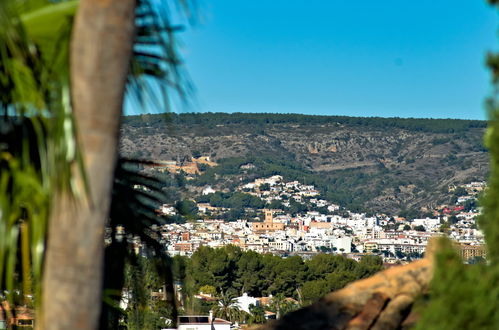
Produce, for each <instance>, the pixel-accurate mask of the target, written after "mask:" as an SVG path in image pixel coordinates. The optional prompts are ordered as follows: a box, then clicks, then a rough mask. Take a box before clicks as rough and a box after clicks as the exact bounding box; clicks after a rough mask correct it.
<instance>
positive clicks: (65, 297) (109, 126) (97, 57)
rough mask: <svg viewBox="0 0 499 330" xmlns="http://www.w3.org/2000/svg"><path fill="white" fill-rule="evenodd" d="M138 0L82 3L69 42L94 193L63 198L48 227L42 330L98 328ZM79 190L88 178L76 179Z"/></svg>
mask: <svg viewBox="0 0 499 330" xmlns="http://www.w3.org/2000/svg"><path fill="white" fill-rule="evenodd" d="M135 6H136V3H135V0H81V1H80V8H79V10H78V13H77V16H76V20H75V25H74V29H73V38H72V43H71V86H72V101H73V111H74V115H75V119H76V124H77V131H78V133H77V136H78V141H79V144H80V147H81V149H82V153H83V162H84V165H85V171H86V175H87V180H88V184H89V187H90V191H89V192H90V195H89V198H88V199H87V200H85V201H83V200H81V199H78V198H71V196H69V194H67V193H66V192H61V193H60V194H59V196H57V197H56V198H55V201H54V205H53V210H52V217H51V219H50V223H49V229H48V242H47V251H46V260H45V269H44V278H43V285H42V288H43V292H42V312H41V315H40V316H39V322H38V328H39V329H51V330H52V329H54V330H59V329H60V330H62V329H64V330H66V329H96V328H97V327H98V320H99V314H100V306H101V300H102V277H103V255H104V253H103V252H104V228H105V224H106V220H107V217H108V212H109V206H110V201H111V188H112V182H113V172H114V167H115V162H116V158H117V146H118V138H119V127H120V117H121V113H122V106H123V95H124V89H125V83H126V76H127V73H128V67H129V62H130V57H131V52H132V44H133V37H134V18H135V16H134V10H135ZM77 183H78V185H79V186H80V188H81V187H82V186H83V180H78V182H77Z"/></svg>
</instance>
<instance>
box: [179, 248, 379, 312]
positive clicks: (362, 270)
mask: <svg viewBox="0 0 499 330" xmlns="http://www.w3.org/2000/svg"><path fill="white" fill-rule="evenodd" d="M382 267H383V264H382V260H381V258H380V257H378V256H374V255H369V256H364V257H362V259H361V260H360V261H359V262H356V261H355V260H353V259H349V258H346V257H344V256H342V255H336V254H317V255H315V256H313V257H312V258H311V259H310V260H303V259H302V258H301V257H299V256H291V257H287V258H281V257H278V256H275V255H272V254H259V253H256V252H254V251H242V250H241V249H240V248H238V247H235V246H232V245H228V246H224V247H222V248H216V249H213V248H210V247H206V246H202V247H200V248H199V249H198V250H196V252H194V254H193V255H192V257H190V258H188V257H182V256H175V257H174V258H173V270H174V276H175V278H176V280H177V281H180V282H182V283H183V285H184V288H185V290H184V292H186V293H187V296H186V297H185V298H186V299H190V297H192V296H193V295H194V294H197V293H198V292H199V290H200V288H205V289H206V286H208V287H212V288H214V294H215V295H217V296H221V295H222V294H224V295H229V296H241V295H242V294H243V293H247V294H248V295H250V296H254V297H263V296H268V295H271V294H273V295H276V294H283V295H284V296H286V297H292V298H295V299H296V300H298V301H301V302H302V304H305V305H306V304H309V303H311V302H313V301H315V300H317V299H319V298H320V297H322V296H323V295H325V294H326V293H328V292H331V291H334V290H337V289H340V288H342V287H344V286H345V285H346V284H348V283H350V282H352V281H355V280H357V279H361V278H365V277H368V276H370V275H372V274H374V273H376V272H378V271H379V270H381V269H382ZM191 303H192V302H191ZM199 308H202V307H199Z"/></svg>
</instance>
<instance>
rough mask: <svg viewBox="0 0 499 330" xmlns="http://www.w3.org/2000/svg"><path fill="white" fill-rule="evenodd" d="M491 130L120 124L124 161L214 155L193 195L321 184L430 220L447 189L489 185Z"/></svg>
mask: <svg viewBox="0 0 499 330" xmlns="http://www.w3.org/2000/svg"><path fill="white" fill-rule="evenodd" d="M485 125H486V123H485V122H483V121H471V120H450V119H438V120H437V119H401V118H356V117H344V116H306V115H278V114H240V113H236V114H182V115H168V116H166V115H142V116H129V117H125V118H124V125H123V128H122V139H121V152H122V154H123V155H125V156H128V157H135V158H145V159H156V160H175V161H177V162H178V163H181V162H183V161H188V160H190V159H191V157H192V156H193V155H194V156H200V155H203V156H209V157H210V158H211V160H212V161H215V162H217V163H219V166H217V167H214V168H208V169H207V170H206V172H205V173H204V174H203V175H201V176H200V177H198V178H197V179H195V180H193V181H191V184H192V185H197V186H203V185H206V184H211V185H215V186H218V187H219V188H231V187H233V186H234V185H235V184H240V183H241V181H247V180H250V179H254V178H255V177H258V176H261V175H272V174H281V175H283V176H284V177H286V178H287V179H290V180H300V181H305V182H306V183H308V184H315V185H316V186H318V187H319V188H320V189H321V190H322V192H323V195H324V196H325V197H326V198H327V199H329V200H331V201H333V202H337V203H340V204H341V205H343V206H346V207H349V208H351V209H354V210H367V211H380V212H387V213H390V214H395V213H407V212H408V211H409V210H417V211H423V212H424V211H425V209H426V208H428V209H432V208H434V207H436V206H437V205H439V204H441V203H448V202H450V197H451V196H450V194H449V192H448V187H449V185H452V184H457V183H465V182H470V181H474V180H483V179H484V178H485V177H486V175H487V171H488V155H487V151H486V150H485V149H484V147H483V145H482V135H483V133H484V129H485ZM243 165H245V166H243Z"/></svg>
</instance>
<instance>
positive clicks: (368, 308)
mask: <svg viewBox="0 0 499 330" xmlns="http://www.w3.org/2000/svg"><path fill="white" fill-rule="evenodd" d="M388 300H389V298H388V296H386V295H384V294H382V293H379V292H376V293H374V294H373V296H372V297H371V298H370V299H369V300H368V301H367V303H366V304H365V305H364V308H363V309H362V311H361V312H360V313H359V314H358V315H357V316H356V317H355V318H353V319H352V320H351V321H350V322H348V325H347V327H346V329H347V330H367V329H369V328H370V327H371V324H373V323H374V321H375V320H376V319H377V318H378V315H379V314H380V312H381V311H382V310H383V308H384V307H385V305H386V303H387V302H388Z"/></svg>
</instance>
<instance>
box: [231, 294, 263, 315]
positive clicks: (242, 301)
mask: <svg viewBox="0 0 499 330" xmlns="http://www.w3.org/2000/svg"><path fill="white" fill-rule="evenodd" d="M236 300H237V305H238V306H239V308H240V309H242V310H243V311H245V312H246V313H249V312H250V308H249V307H250V305H254V306H257V307H258V306H260V300H259V299H258V298H255V297H250V296H248V294H247V293H246V292H245V293H243V295H242V296H241V297H237V298H236Z"/></svg>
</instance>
